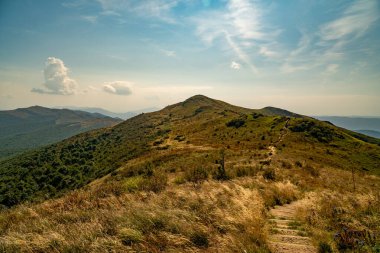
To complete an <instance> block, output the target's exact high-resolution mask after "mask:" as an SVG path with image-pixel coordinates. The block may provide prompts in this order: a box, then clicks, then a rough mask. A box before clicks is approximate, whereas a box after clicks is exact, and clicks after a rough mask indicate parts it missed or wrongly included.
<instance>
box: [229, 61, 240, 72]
mask: <svg viewBox="0 0 380 253" xmlns="http://www.w3.org/2000/svg"><path fill="white" fill-rule="evenodd" d="M240 67H241V66H240V64H239V63H237V62H235V61H232V62H231V65H230V68H231V69H236V70H239V69H240Z"/></svg>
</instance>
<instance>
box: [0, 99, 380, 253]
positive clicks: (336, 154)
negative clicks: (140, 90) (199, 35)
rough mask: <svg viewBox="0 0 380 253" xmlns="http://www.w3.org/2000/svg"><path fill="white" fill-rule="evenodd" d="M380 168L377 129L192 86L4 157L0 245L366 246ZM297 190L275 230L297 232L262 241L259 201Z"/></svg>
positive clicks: (98, 248)
mask: <svg viewBox="0 0 380 253" xmlns="http://www.w3.org/2000/svg"><path fill="white" fill-rule="evenodd" d="M379 168H380V141H379V140H378V139H376V138H371V137H368V136H365V135H361V134H359V133H354V132H351V131H349V130H346V129H342V128H339V127H336V126H334V125H332V124H330V123H328V122H322V121H319V120H316V119H313V118H310V117H306V116H302V115H298V114H295V113H291V112H288V111H285V110H282V109H279V108H273V107H266V108H263V109H248V108H242V107H238V106H234V105H230V104H228V103H225V102H223V101H219V100H214V99H211V98H208V97H205V96H202V95H197V96H194V97H191V98H189V99H187V100H185V101H183V102H180V103H177V104H174V105H170V106H167V107H165V108H164V109H162V110H160V111H157V112H152V113H145V114H141V115H138V116H135V117H133V118H131V119H129V120H126V121H124V122H122V123H120V124H117V125H115V126H113V127H109V128H103V129H97V130H92V131H88V132H86V133H82V134H79V135H76V136H73V137H71V138H69V139H66V140H63V141H60V142H58V143H55V144H52V145H50V146H46V147H43V148H41V149H39V150H35V151H32V152H29V153H25V154H22V155H19V156H17V157H14V158H11V159H8V160H6V161H2V162H0V204H1V205H2V207H3V208H4V211H2V212H0V249H3V250H4V251H6V252H7V250H8V251H10V250H13V251H16V252H17V250H19V251H27V250H28V249H29V250H31V251H32V252H33V251H36V252H37V251H40V252H41V251H42V252H55V251H58V252H62V251H66V252H73V251H74V252H75V251H76V252H106V251H111V252H126V251H137V252H141V251H145V252H220V250H223V252H270V250H271V247H273V245H281V243H284V245H282V246H283V247H290V248H291V249H292V251H288V252H295V251H294V248H295V247H303V246H302V245H303V244H302V243H301V242H302V241H308V245H309V244H313V245H315V247H319V250H321V249H325V250H329V249H330V250H335V251H337V250H344V249H349V250H356V249H360V250H363V252H371V250H376V247H378V245H379V242H378V240H377V238H376V237H375V235H376V234H377V233H378V232H379V227H380V222H379V219H378V217H379V210H380V202H379V198H378V195H376V192H378V189H379V187H380V179H379V175H380V170H379ZM297 199H298V200H299V201H300V202H299V203H302V204H301V205H300V206H299V207H298V209H297V210H294V213H296V218H297V221H294V222H293V223H292V224H285V225H286V226H284V227H283V228H281V227H280V230H281V233H285V232H286V233H291V232H292V229H293V231H298V232H297V233H302V235H301V234H296V235H295V234H289V235H285V236H282V237H278V238H281V240H282V239H284V238H285V239H284V240H286V241H285V242H279V241H270V240H272V239H271V238H277V237H276V236H269V235H271V234H276V233H280V231H279V229H278V227H276V228H273V226H272V225H271V216H270V213H269V212H268V210H270V209H271V208H272V207H274V206H276V205H284V204H287V203H290V202H293V201H294V200H297ZM296 211H297V212H296ZM279 220H280V221H281V219H279ZM294 227H297V230H294ZM282 230H284V231H282ZM301 237H305V238H301ZM358 240H360V241H361V243H360V244H359V243H356V242H357V241H358ZM298 241H299V242H300V243H301V244H300V245H298V244H297V243H298ZM295 244H296V245H295ZM271 245H272V246H271ZM297 245H298V246H297ZM304 247H306V246H304ZM289 250H290V249H289ZM364 250H367V251H364ZM298 252H304V251H298ZM305 252H306V251H305ZM324 252H329V251H324Z"/></svg>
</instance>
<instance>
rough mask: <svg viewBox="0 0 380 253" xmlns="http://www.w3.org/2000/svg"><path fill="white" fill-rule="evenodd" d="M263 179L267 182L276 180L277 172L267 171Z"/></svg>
mask: <svg viewBox="0 0 380 253" xmlns="http://www.w3.org/2000/svg"><path fill="white" fill-rule="evenodd" d="M263 177H264V178H265V179H267V180H273V181H274V180H276V172H275V170H274V169H271V168H270V169H266V170H265V171H264V173H263Z"/></svg>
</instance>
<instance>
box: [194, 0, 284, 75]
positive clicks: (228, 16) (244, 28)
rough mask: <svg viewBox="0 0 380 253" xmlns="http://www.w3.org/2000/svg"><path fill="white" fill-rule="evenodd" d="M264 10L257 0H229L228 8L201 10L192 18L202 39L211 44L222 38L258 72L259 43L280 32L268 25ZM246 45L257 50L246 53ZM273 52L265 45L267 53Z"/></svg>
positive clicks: (240, 58) (242, 59)
mask: <svg viewBox="0 0 380 253" xmlns="http://www.w3.org/2000/svg"><path fill="white" fill-rule="evenodd" d="M263 14H264V11H263V9H262V8H261V7H260V6H259V4H258V3H257V2H256V1H250V0H229V1H228V2H227V4H226V7H225V10H221V11H213V12H210V11H207V12H204V13H201V14H200V15H197V16H195V17H194V18H193V23H194V24H195V25H196V35H197V36H198V37H200V39H201V40H202V41H203V42H205V43H206V44H207V45H212V44H213V43H214V42H215V41H216V40H223V41H224V42H225V43H226V44H227V45H228V46H229V48H230V49H231V50H232V51H233V52H234V53H235V55H236V56H237V57H238V58H239V60H240V61H242V62H243V63H244V64H245V65H247V66H248V67H249V68H250V69H251V70H252V72H254V73H255V74H257V73H258V72H259V70H258V68H257V66H256V64H254V62H253V59H252V58H253V55H255V54H257V53H259V52H258V51H259V50H260V48H259V45H258V44H260V43H261V42H266V41H270V40H271V39H273V38H275V37H276V36H277V35H278V34H279V32H280V31H279V30H274V29H271V28H268V27H265V25H264V22H263V20H262V18H263ZM247 47H249V48H254V49H256V52H255V53H254V54H249V53H247V52H246V50H245V48H247ZM270 52H272V51H271V50H270V49H269V48H266V53H267V54H263V53H262V55H264V56H266V57H269V54H268V53H270ZM270 56H273V54H272V55H270Z"/></svg>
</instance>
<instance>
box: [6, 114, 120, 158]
mask: <svg viewBox="0 0 380 253" xmlns="http://www.w3.org/2000/svg"><path fill="white" fill-rule="evenodd" d="M120 122H121V120H119V119H114V118H110V117H107V116H104V115H101V114H94V113H87V112H82V111H73V110H67V109H63V110H58V109H50V108H45V107H41V106H32V107H29V108H21V109H16V110H11V111H0V159H5V158H7V157H10V156H12V155H15V154H19V153H22V152H25V151H28V150H31V149H35V148H38V147H42V146H45V145H48V144H52V143H54V142H57V141H61V140H63V139H66V138H68V137H71V136H74V135H76V134H79V133H83V132H86V131H88V130H92V129H97V128H102V127H109V126H114V125H116V124H117V123H120Z"/></svg>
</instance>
